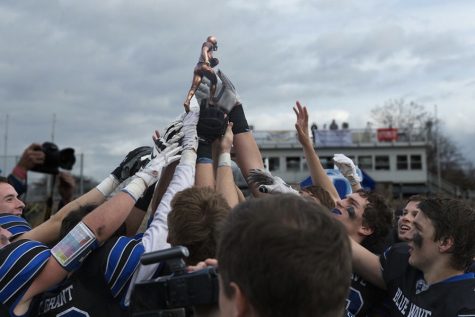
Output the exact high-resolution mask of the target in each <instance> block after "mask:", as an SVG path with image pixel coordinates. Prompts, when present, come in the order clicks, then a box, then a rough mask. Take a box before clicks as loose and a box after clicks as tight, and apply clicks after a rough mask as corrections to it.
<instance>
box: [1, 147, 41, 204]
mask: <svg viewBox="0 0 475 317" xmlns="http://www.w3.org/2000/svg"><path fill="white" fill-rule="evenodd" d="M44 162H45V153H44V152H43V151H42V150H41V145H40V144H38V143H32V144H30V145H29V146H28V147H27V148H26V149H25V150H24V151H23V154H22V155H21V158H20V160H19V161H18V163H17V165H16V166H15V168H14V169H13V171H12V173H11V174H10V175H8V182H9V183H10V184H12V186H13V187H14V188H15V190H16V192H17V193H18V196H21V195H23V194H24V193H26V190H27V174H28V171H30V170H31V169H32V168H34V167H35V166H37V165H41V164H43V163H44Z"/></svg>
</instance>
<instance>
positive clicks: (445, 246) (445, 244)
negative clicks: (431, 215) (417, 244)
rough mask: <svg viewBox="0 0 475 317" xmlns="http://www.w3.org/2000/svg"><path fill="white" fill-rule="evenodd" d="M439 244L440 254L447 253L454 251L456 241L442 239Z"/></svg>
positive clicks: (450, 238) (449, 238)
mask: <svg viewBox="0 0 475 317" xmlns="http://www.w3.org/2000/svg"><path fill="white" fill-rule="evenodd" d="M438 244H439V252H441V253H447V252H450V251H451V250H452V247H453V246H454V239H453V238H452V237H448V238H447V237H446V238H442V239H440V240H439V242H438Z"/></svg>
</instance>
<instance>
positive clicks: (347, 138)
mask: <svg viewBox="0 0 475 317" xmlns="http://www.w3.org/2000/svg"><path fill="white" fill-rule="evenodd" d="M253 134H254V138H255V139H256V142H257V144H271V143H272V144H284V143H290V144H295V143H298V141H297V133H296V132H295V131H293V130H277V131H263V130H257V131H253ZM312 137H313V139H314V142H315V143H316V146H317V147H326V146H358V145H364V144H388V143H391V144H398V143H413V142H418V143H427V142H429V141H430V139H431V138H430V136H429V135H428V133H427V130H426V129H412V130H408V129H406V130H398V129H389V128H388V129H340V130H313V131H312Z"/></svg>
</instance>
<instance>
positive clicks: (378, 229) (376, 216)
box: [356, 189, 394, 251]
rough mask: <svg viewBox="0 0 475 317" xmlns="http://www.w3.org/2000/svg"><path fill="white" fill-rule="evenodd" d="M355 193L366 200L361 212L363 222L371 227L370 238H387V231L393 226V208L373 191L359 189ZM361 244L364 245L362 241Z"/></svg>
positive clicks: (381, 239) (373, 239) (378, 239)
mask: <svg viewBox="0 0 475 317" xmlns="http://www.w3.org/2000/svg"><path fill="white" fill-rule="evenodd" d="M356 193H358V194H359V195H360V196H361V197H363V198H366V200H367V201H368V203H367V205H366V207H365V210H364V212H363V224H364V225H365V226H368V227H369V228H371V229H373V233H372V234H371V236H370V240H372V241H384V240H387V239H388V238H389V235H388V234H389V231H390V230H391V228H392V226H393V217H394V213H393V210H392V209H391V207H389V205H388V204H387V202H386V200H385V199H384V197H383V196H381V195H379V194H377V193H375V192H370V191H367V190H364V189H360V190H357V191H356ZM363 242H364V241H363ZM362 244H363V245H364V243H362ZM371 251H373V250H371Z"/></svg>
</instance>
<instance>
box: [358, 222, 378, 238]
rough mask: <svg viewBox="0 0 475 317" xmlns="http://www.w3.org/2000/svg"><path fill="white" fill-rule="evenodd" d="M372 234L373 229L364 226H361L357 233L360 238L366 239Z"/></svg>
mask: <svg viewBox="0 0 475 317" xmlns="http://www.w3.org/2000/svg"><path fill="white" fill-rule="evenodd" d="M373 232H374V230H373V228H371V227H369V226H367V225H365V224H362V225H361V227H360V228H359V229H358V233H359V234H360V235H362V236H365V237H368V236H370V235H372V234H373Z"/></svg>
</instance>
